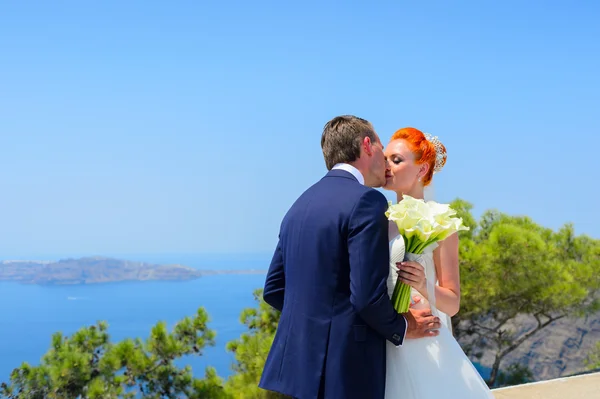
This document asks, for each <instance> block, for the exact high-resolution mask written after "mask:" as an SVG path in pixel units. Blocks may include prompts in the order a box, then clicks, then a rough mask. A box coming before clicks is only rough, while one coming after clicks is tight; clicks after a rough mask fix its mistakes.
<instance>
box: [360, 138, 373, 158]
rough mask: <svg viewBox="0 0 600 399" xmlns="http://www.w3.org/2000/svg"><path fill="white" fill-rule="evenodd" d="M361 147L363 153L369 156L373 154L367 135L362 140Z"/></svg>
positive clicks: (371, 144)
mask: <svg viewBox="0 0 600 399" xmlns="http://www.w3.org/2000/svg"><path fill="white" fill-rule="evenodd" d="M362 149H363V151H364V152H365V154H367V155H369V156H371V155H373V143H371V139H370V138H369V137H365V138H364V139H363V141H362Z"/></svg>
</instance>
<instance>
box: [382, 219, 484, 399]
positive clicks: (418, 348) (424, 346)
mask: <svg viewBox="0 0 600 399" xmlns="http://www.w3.org/2000/svg"><path fill="white" fill-rule="evenodd" d="M390 238H391V241H390V258H391V260H390V274H389V277H388V281H387V285H388V293H389V295H390V297H391V296H392V293H393V292H394V285H395V284H396V279H397V277H398V275H397V273H396V271H397V267H396V265H395V262H396V261H397V260H396V259H399V260H398V261H401V260H402V259H403V258H404V240H403V239H402V237H400V236H399V235H398V230H397V229H396V225H395V224H394V223H393V222H392V224H391V225H390ZM435 246H437V244H434V245H432V246H429V247H428V248H426V250H425V253H423V254H422V255H417V256H418V258H417V259H415V257H414V255H413V254H410V255H411V260H413V259H414V260H415V261H416V262H418V263H420V264H421V265H422V266H423V267H424V268H425V274H426V277H427V281H428V284H427V285H428V287H427V290H428V293H427V296H428V297H429V298H433V299H432V300H431V301H430V303H429V302H427V300H425V298H423V297H422V296H421V295H420V294H419V292H418V291H416V290H415V289H414V288H413V290H412V296H415V295H418V296H421V297H422V300H421V303H419V304H417V305H415V306H414V308H419V307H430V308H431V311H432V313H433V314H434V315H435V316H438V317H439V318H440V319H441V321H442V328H441V329H440V334H439V335H438V336H437V337H426V338H419V339H405V340H404V342H403V344H402V345H401V346H395V345H394V344H392V343H391V342H387V348H386V365H387V372H386V386H385V399H438V398H440V399H481V398H492V399H493V398H494V396H493V395H492V393H491V391H490V389H489V388H488V386H487V384H486V383H485V381H484V380H483V378H481V376H480V375H479V372H478V371H477V370H476V369H475V367H474V366H473V364H472V363H471V361H470V360H469V358H468V357H467V356H466V355H465V353H464V352H463V350H462V348H461V347H460V345H459V344H458V342H457V341H456V340H455V339H454V337H453V336H452V332H451V328H452V325H451V324H450V318H449V317H448V316H447V315H445V314H444V313H442V312H440V311H439V310H437V309H436V307H435V296H434V287H435V286H434V284H437V278H436V272H435V264H434V262H433V249H434V247H435Z"/></svg>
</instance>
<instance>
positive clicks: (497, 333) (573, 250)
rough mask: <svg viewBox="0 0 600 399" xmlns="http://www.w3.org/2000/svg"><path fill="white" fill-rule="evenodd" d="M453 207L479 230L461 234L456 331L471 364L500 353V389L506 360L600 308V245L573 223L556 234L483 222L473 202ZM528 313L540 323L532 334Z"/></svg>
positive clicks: (496, 218) (519, 224)
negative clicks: (523, 319)
mask: <svg viewBox="0 0 600 399" xmlns="http://www.w3.org/2000/svg"><path fill="white" fill-rule="evenodd" d="M452 205H453V206H454V207H455V208H456V209H457V210H458V213H459V215H460V216H462V217H463V219H464V220H465V222H466V224H467V225H469V224H470V227H471V231H470V232H469V233H468V234H463V235H462V236H461V243H460V249H459V252H460V261H461V267H460V272H461V297H462V298H461V310H460V312H459V313H458V315H456V316H455V317H454V318H453V326H454V333H455V335H456V337H457V339H458V340H459V342H460V343H461V345H462V346H463V349H464V350H465V352H467V353H468V354H469V355H470V356H471V358H474V359H479V358H480V357H481V355H482V354H483V352H484V351H493V354H494V362H493V364H492V370H491V376H490V378H489V380H488V384H490V386H493V385H495V384H496V383H498V373H499V372H500V370H501V364H502V360H503V359H504V358H505V357H506V356H507V355H508V354H509V353H511V352H512V351H514V350H515V349H516V348H518V347H519V346H520V345H522V344H523V343H524V342H525V341H526V340H527V339H529V338H531V337H532V336H533V335H534V334H536V333H538V332H539V331H541V330H542V329H544V328H546V327H548V326H549V325H551V324H552V323H553V322H555V321H556V320H559V319H562V318H565V317H567V318H569V317H571V318H575V317H580V316H582V315H583V314H585V313H588V312H594V311H596V310H598V309H599V302H598V290H599V289H600V241H598V240H594V239H591V238H589V237H587V236H576V235H575V233H574V230H573V226H572V225H570V224H567V225H565V226H563V227H562V228H561V229H559V230H558V231H556V232H555V231H552V230H551V229H547V228H544V227H542V226H540V225H538V224H536V223H535V222H533V221H532V220H531V219H530V218H528V217H521V216H518V217H515V216H509V215H505V214H503V213H500V212H498V211H488V212H486V213H484V214H483V215H482V217H481V219H480V221H479V222H478V223H475V219H474V218H473V216H472V215H471V213H470V211H471V209H472V207H471V206H470V204H468V203H465V202H464V201H462V200H457V201H455V202H454V203H453V204H452ZM524 315H525V316H529V317H531V318H532V320H535V323H534V325H533V326H532V327H531V328H526V329H523V328H522V326H518V324H517V322H516V319H517V317H520V316H524ZM517 326H518V327H519V328H517Z"/></svg>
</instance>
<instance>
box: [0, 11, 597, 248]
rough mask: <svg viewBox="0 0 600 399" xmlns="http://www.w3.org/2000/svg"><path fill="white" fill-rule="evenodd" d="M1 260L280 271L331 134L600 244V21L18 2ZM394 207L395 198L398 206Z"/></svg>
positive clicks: (2, 40)
mask: <svg viewBox="0 0 600 399" xmlns="http://www.w3.org/2000/svg"><path fill="white" fill-rule="evenodd" d="M0 15H1V19H2V23H0V60H1V61H2V62H0V223H1V227H0V258H7V257H35V256H41V255H48V256H52V255H53V254H61V255H64V254H73V255H75V254H133V253H177V252H186V253H202V252H265V251H266V252H269V251H271V250H272V248H273V246H274V245H275V242H276V238H277V231H278V226H279V222H280V220H281V218H282V217H283V215H284V213H285V211H286V210H287V209H288V207H289V206H290V205H291V204H292V202H293V201H294V200H295V198H296V197H297V196H298V195H299V194H300V193H301V192H302V191H303V190H304V189H305V188H306V187H308V186H309V185H310V184H312V183H313V182H315V181H316V180H318V179H319V178H320V177H321V176H322V175H323V174H324V173H325V165H324V162H323V160H322V155H321V150H320V146H319V142H320V134H321V129H322V126H323V125H324V123H325V122H326V121H327V120H329V119H330V118H332V117H333V116H335V115H338V114H355V115H358V116H361V117H363V118H367V119H369V120H370V121H372V122H373V124H374V126H375V128H376V130H377V131H378V133H379V135H380V136H381V137H382V139H383V140H384V141H387V139H388V138H389V137H390V135H391V134H392V133H393V132H394V131H395V130H396V129H398V128H400V127H404V126H414V127H417V128H420V129H422V130H424V131H427V132H430V133H432V134H434V135H437V136H439V137H440V139H441V140H442V141H443V142H444V144H445V145H446V147H447V148H448V163H447V166H446V168H445V169H444V170H443V171H442V172H441V173H440V174H439V175H437V176H436V179H435V190H436V198H437V199H438V200H440V201H449V200H452V199H453V198H456V197H461V198H464V199H466V200H468V201H470V202H472V203H474V204H475V207H476V208H475V213H476V214H480V213H481V212H482V211H484V210H485V209H489V208H496V209H499V210H501V211H504V212H507V213H510V214H527V215H530V216H531V217H533V218H534V219H535V220H536V221H538V222H539V223H542V224H544V225H546V226H548V227H552V228H557V227H559V226H561V225H562V224H563V223H566V222H573V223H574V224H575V227H576V230H577V231H578V232H579V233H586V234H590V235H592V236H594V237H596V238H600V215H599V212H597V211H596V209H595V202H596V198H598V197H600V190H599V188H598V184H597V183H594V181H597V177H596V176H597V174H598V171H599V167H598V161H597V159H598V152H599V150H600V138H599V136H600V135H599V133H600V120H599V119H598V110H599V109H600V94H599V89H600V74H599V73H598V71H600V40H599V38H600V26H599V24H598V23H597V21H598V18H599V17H600V6H599V5H598V4H597V3H596V2H593V1H573V2H566V1H561V2H558V1H528V2H523V1H503V2H481V1H462V2H451V4H450V2H445V1H430V2H427V4H417V2H410V1H400V0H396V1H383V2H376V3H372V5H368V2H317V1H302V2H282V1H277V2H276V1H271V2H265V1H253V2H242V1H239V2H234V1H219V2H216V1H215V2H198V1H170V2H166V1H163V2H158V1H144V2H142V1H137V2H136V1H131V2H119V1H103V2H94V4H92V2H75V1H62V2H45V1H35V2H34V1H20V2H17V1H8V2H3V3H2V5H0ZM386 195H387V196H388V197H389V198H393V197H392V196H391V195H390V194H389V193H386Z"/></svg>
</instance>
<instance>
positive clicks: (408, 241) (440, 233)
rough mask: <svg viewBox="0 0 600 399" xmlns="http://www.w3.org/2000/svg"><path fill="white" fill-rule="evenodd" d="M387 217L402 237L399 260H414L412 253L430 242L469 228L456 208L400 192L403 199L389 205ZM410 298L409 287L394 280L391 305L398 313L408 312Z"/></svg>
mask: <svg viewBox="0 0 600 399" xmlns="http://www.w3.org/2000/svg"><path fill="white" fill-rule="evenodd" d="M385 215H386V216H387V218H388V219H389V220H391V221H393V222H395V223H396V226H398V232H399V233H400V235H401V236H402V238H403V239H404V254H402V256H403V258H402V259H394V254H393V253H392V254H391V255H392V256H391V258H392V259H391V260H392V261H394V263H395V262H396V261H398V262H399V261H402V260H413V259H414V256H412V257H411V256H404V255H405V254H406V255H411V254H412V255H419V254H422V253H423V251H424V250H425V248H427V247H428V246H429V245H431V244H433V243H435V242H438V241H442V240H445V239H446V238H447V237H448V236H450V235H452V234H454V233H456V232H457V231H461V230H468V229H469V228H468V227H466V226H464V225H463V221H462V219H461V218H459V217H456V216H455V215H456V211H455V210H454V209H452V208H451V207H450V205H448V204H439V203H437V202H433V201H428V202H425V201H424V200H420V199H416V198H413V197H410V196H408V195H403V198H402V201H400V202H399V203H397V204H394V205H392V204H391V203H390V206H389V207H388V210H387V212H386V213H385ZM410 299H411V287H410V286H409V285H408V284H405V283H403V282H402V281H400V280H399V279H398V280H396V285H395V287H394V293H393V295H392V304H393V305H394V309H396V311H398V313H406V312H408V308H409V306H410Z"/></svg>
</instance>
